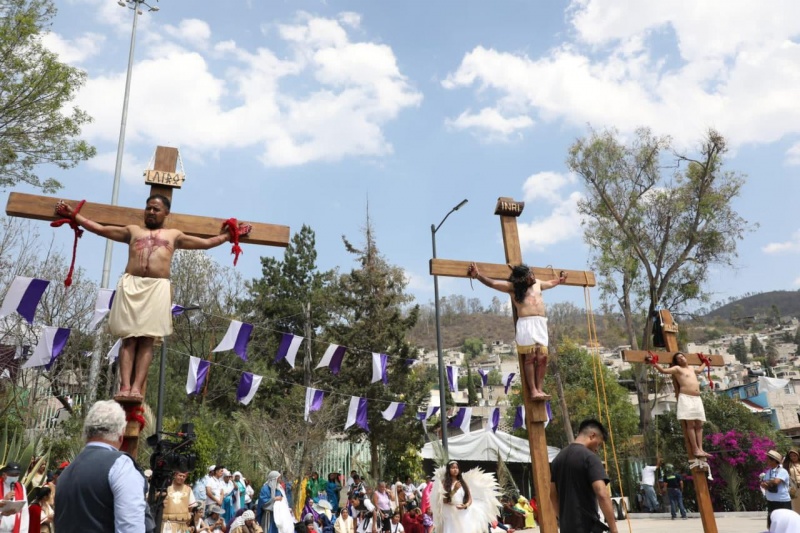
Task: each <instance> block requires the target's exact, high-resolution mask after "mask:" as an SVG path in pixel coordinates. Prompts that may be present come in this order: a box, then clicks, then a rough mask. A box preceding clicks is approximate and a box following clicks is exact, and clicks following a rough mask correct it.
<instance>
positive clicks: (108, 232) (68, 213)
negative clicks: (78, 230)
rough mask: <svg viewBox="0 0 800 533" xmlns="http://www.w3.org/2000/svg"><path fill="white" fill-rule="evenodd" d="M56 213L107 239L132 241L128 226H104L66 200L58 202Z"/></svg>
mask: <svg viewBox="0 0 800 533" xmlns="http://www.w3.org/2000/svg"><path fill="white" fill-rule="evenodd" d="M56 215H58V216H60V217H65V218H71V219H72V220H74V221H75V222H76V223H77V224H78V225H79V226H82V227H84V228H86V230H87V231H90V232H92V233H94V234H95V235H100V236H101V237H105V238H106V239H111V240H112V241H116V242H124V243H129V242H131V232H130V230H129V229H128V227H127V226H104V225H102V224H100V223H98V222H95V221H94V220H89V219H88V218H86V217H85V216H83V215H81V214H80V213H76V212H75V208H74V207H72V206H71V205H69V204H68V203H67V202H65V201H64V200H59V202H58V203H57V204H56Z"/></svg>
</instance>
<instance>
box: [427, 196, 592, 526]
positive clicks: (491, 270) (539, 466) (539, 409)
mask: <svg viewBox="0 0 800 533" xmlns="http://www.w3.org/2000/svg"><path fill="white" fill-rule="evenodd" d="M524 207H525V204H524V203H523V202H517V201H515V200H513V199H512V198H498V200H497V205H496V206H495V212H494V213H495V214H496V215H499V216H500V228H501V230H502V232H503V247H504V249H505V257H506V264H504V265H501V264H494V263H477V264H478V268H480V270H481V273H482V274H483V275H484V276H486V277H489V278H493V279H502V280H508V277H509V275H510V274H511V266H514V265H519V264H522V262H523V261H522V248H521V247H520V242H519V231H518V229H517V217H519V215H521V214H522V210H523V208H524ZM469 265H470V261H452V260H448V259H432V260H431V262H430V273H431V275H435V276H451V277H459V278H466V277H469V274H468V273H467V269H468V267H469ZM531 268H532V270H533V272H534V274H535V275H536V278H537V279H540V280H543V281H548V280H553V279H558V275H559V272H561V270H564V272H565V273H566V274H567V281H566V283H565V285H571V286H579V287H585V286H588V287H594V285H595V277H594V274H593V273H592V272H588V271H583V270H566V269H559V268H541V267H531ZM516 323H517V312H516V309H515V310H514V324H515V325H516ZM519 369H520V373H521V374H522V373H524V372H525V365H524V355H521V354H520V355H519ZM522 382H523V386H522V387H521V389H522V397H523V399H524V401H525V423H526V425H527V429H528V445H529V446H530V451H531V463H532V464H531V467H532V468H531V471H532V474H533V486H534V489H535V490H536V501H537V504H538V505H539V524H540V526H541V528H542V531H541V533H557V532H558V524H557V522H556V515H555V510H554V509H553V506H552V504H551V503H550V461H549V460H548V457H547V438H546V436H545V431H544V424H545V422H547V412H546V409H545V402H543V401H541V400H537V401H534V400H532V399H531V398H529V397H528V387H526V386H524V383H525V379H524V376H523V379H522ZM443 416H444V415H443Z"/></svg>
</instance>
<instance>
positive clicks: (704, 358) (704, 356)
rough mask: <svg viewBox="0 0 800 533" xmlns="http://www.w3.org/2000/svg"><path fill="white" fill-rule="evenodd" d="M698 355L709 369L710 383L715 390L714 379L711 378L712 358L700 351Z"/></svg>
mask: <svg viewBox="0 0 800 533" xmlns="http://www.w3.org/2000/svg"><path fill="white" fill-rule="evenodd" d="M697 357H698V358H699V359H700V362H701V363H702V364H704V365H706V370H707V371H708V384H709V386H710V387H711V390H714V380H713V379H711V358H710V357H708V356H707V355H705V354H702V353H699V354H697Z"/></svg>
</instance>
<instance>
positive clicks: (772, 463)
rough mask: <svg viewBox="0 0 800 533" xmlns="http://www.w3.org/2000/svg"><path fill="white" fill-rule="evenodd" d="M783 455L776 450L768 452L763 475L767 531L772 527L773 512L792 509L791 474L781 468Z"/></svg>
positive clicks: (762, 486)
mask: <svg viewBox="0 0 800 533" xmlns="http://www.w3.org/2000/svg"><path fill="white" fill-rule="evenodd" d="M782 459H783V457H781V454H780V453H778V452H777V451H776V450H770V451H769V452H767V466H768V467H769V468H768V470H767V471H766V472H764V474H763V478H762V481H761V488H762V489H764V491H765V492H764V496H765V497H766V498H767V529H769V527H770V526H771V525H772V511H774V510H775V509H791V508H792V498H791V496H789V472H788V471H787V470H786V469H785V468H783V467H782V466H781V460H782Z"/></svg>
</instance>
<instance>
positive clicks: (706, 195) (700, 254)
mask: <svg viewBox="0 0 800 533" xmlns="http://www.w3.org/2000/svg"><path fill="white" fill-rule="evenodd" d="M727 149H728V148H727V145H726V142H725V139H724V138H723V137H722V136H721V135H719V134H718V133H717V132H715V131H713V130H710V131H709V132H708V133H707V135H706V136H705V138H704V139H703V141H702V143H701V147H700V153H699V155H698V156H697V157H690V156H686V155H680V154H676V155H674V157H672V159H673V160H672V161H671V162H670V161H667V159H668V158H669V157H670V155H671V154H672V153H673V152H672V145H671V140H670V138H669V137H658V136H655V135H653V133H652V132H651V131H650V130H649V129H647V128H640V129H638V130H637V131H636V133H635V134H634V136H633V137H632V139H631V140H630V141H628V142H627V143H626V142H624V141H623V140H621V139H620V137H619V134H618V133H617V132H616V131H613V130H605V131H596V130H592V131H591V132H590V134H589V135H588V136H587V137H584V138H581V139H578V140H577V141H576V142H575V143H574V144H573V145H572V146H571V147H570V150H569V156H568V158H567V165H568V167H569V169H570V170H571V171H572V172H574V173H575V174H576V175H577V176H579V177H580V178H581V179H582V180H583V183H584V184H585V186H586V198H585V199H584V200H581V201H580V202H579V204H578V209H579V211H580V213H581V214H582V215H583V216H584V220H585V223H584V239H585V240H586V242H587V243H588V244H589V245H590V247H591V249H592V250H593V257H592V261H593V267H594V269H595V270H596V271H597V272H598V273H599V279H600V280H601V282H600V289H601V293H602V295H603V297H604V298H605V299H607V300H612V301H615V302H616V303H617V304H618V305H619V307H620V309H621V311H622V313H623V317H624V321H625V325H626V330H627V334H628V341H629V343H630V344H631V346H632V348H634V349H638V347H639V346H640V345H641V347H642V348H644V349H647V348H650V347H651V332H652V325H653V318H654V316H655V311H656V309H657V308H660V307H664V308H667V309H674V308H676V307H678V306H680V305H682V304H685V303H686V302H689V301H692V300H698V299H700V300H702V299H704V296H705V295H704V293H703V290H702V287H703V285H704V284H705V282H706V281H707V280H708V277H709V275H710V272H711V268H712V267H714V266H727V265H730V264H732V261H733V259H734V258H735V257H736V245H737V242H738V241H739V240H741V239H742V238H743V235H744V233H745V231H747V230H748V227H749V226H748V223H747V221H745V220H744V219H743V218H742V217H741V216H739V214H738V213H737V212H736V211H735V210H734V208H733V205H732V202H733V200H734V199H735V198H736V197H738V196H739V194H740V192H741V188H742V185H743V184H744V178H743V176H741V175H740V174H738V173H735V172H731V171H727V170H725V169H724V167H723V165H724V161H723V156H724V155H725V153H726V152H727ZM642 307H643V308H644V309H645V310H646V311H645V314H644V315H643V316H642V315H640V314H639V313H638V312H637V311H636V310H637V309H639V308H642ZM637 317H639V318H640V319H641V322H642V324H643V330H639V333H637V331H636V327H635V321H636V319H637ZM643 366H644V365H640V369H639V370H638V372H637V379H636V385H637V395H638V400H639V407H640V425H641V428H642V431H643V432H644V433H645V435H647V434H648V429H649V425H650V421H651V415H650V406H649V404H648V401H647V400H648V398H647V387H646V379H645V375H646V370H645V369H644V368H643Z"/></svg>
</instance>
